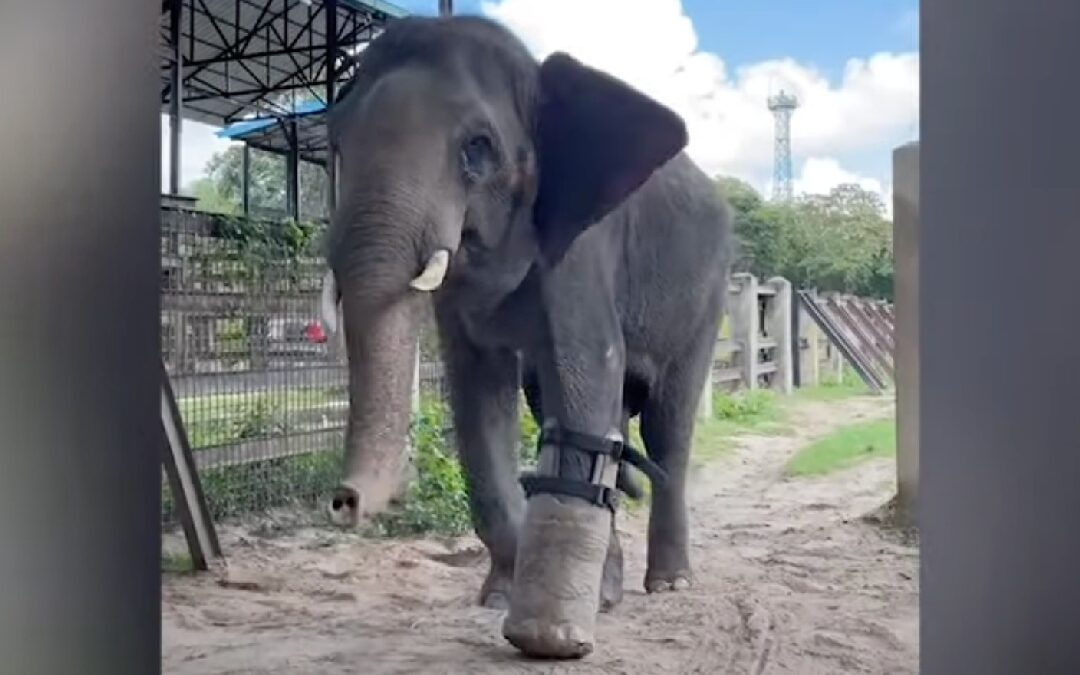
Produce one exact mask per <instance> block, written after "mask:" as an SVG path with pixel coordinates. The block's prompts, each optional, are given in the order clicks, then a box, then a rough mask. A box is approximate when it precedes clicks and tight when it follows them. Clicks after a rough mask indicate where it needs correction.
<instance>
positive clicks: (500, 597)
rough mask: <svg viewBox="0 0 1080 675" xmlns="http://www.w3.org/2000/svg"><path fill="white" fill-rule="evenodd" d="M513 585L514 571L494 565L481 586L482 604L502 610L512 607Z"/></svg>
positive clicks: (488, 607) (482, 605)
mask: <svg viewBox="0 0 1080 675" xmlns="http://www.w3.org/2000/svg"><path fill="white" fill-rule="evenodd" d="M513 585H514V576H513V574H512V573H510V572H504V571H501V570H500V569H498V568H496V567H495V566H492V567H491V569H490V570H488V575H487V578H486V579H484V584H483V586H481V587H480V606H481V607H485V608H487V609H495V610H500V611H504V610H508V609H510V589H511V587H512V586H513Z"/></svg>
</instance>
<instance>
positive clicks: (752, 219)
mask: <svg viewBox="0 0 1080 675" xmlns="http://www.w3.org/2000/svg"><path fill="white" fill-rule="evenodd" d="M716 182H717V189H718V190H720V191H721V193H722V194H724V195H725V197H727V199H728V201H729V203H730V204H731V206H732V210H733V212H734V213H733V215H734V226H735V234H736V238H737V241H738V247H739V257H738V260H737V262H736V265H735V268H736V269H737V270H738V271H744V272H750V273H752V274H754V275H755V276H757V277H759V278H761V279H766V278H768V277H771V276H782V277H785V278H787V279H788V280H789V281H791V283H792V284H793V285H795V286H796V287H797V288H816V289H818V290H819V291H839V292H846V293H853V294H856V295H861V296H867V297H877V298H886V299H891V297H892V283H893V260H892V225H891V223H890V222H889V221H888V220H887V219H886V218H885V206H884V204H883V203H882V202H881V199H880V198H879V197H878V195H877V194H875V193H873V192H869V191H867V190H864V189H862V188H861V187H859V186H857V185H839V186H837V187H835V188H833V190H832V191H830V192H829V194H827V195H802V196H800V197H799V198H797V199H796V200H794V201H793V202H792V203H789V204H775V203H770V202H766V201H764V200H763V199H762V198H761V196H760V195H758V194H757V192H755V191H754V189H753V187H751V186H750V185H748V184H746V183H745V182H743V181H740V180H738V179H735V178H730V177H720V178H718V179H717V180H716Z"/></svg>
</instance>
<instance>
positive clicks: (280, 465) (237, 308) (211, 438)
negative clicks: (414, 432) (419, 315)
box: [161, 208, 444, 525]
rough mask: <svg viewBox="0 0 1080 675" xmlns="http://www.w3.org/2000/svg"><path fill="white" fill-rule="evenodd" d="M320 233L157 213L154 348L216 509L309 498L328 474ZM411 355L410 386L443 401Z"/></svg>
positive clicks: (336, 380) (334, 463)
mask: <svg viewBox="0 0 1080 675" xmlns="http://www.w3.org/2000/svg"><path fill="white" fill-rule="evenodd" d="M321 234H322V227H321V225H319V224H318V223H315V224H302V223H293V222H281V221H257V220H251V219H241V218H235V217H231V216H222V215H217V214H206V213H199V212H192V211H185V210H182V209H169V208H166V209H163V210H162V251H161V255H162V289H161V290H162V296H161V299H162V313H161V330H162V357H163V359H164V361H165V365H166V369H167V371H168V373H169V376H170V379H171V382H172V385H173V389H174V391H175V394H176V397H177V402H178V405H179V408H180V413H181V416H182V418H183V422H184V425H185V428H186V430H187V434H188V438H189V440H190V442H191V445H192V448H193V451H194V455H195V461H196V465H197V466H198V468H199V473H200V477H201V479H202V482H203V486H204V489H205V491H206V496H207V501H208V503H209V508H210V511H211V515H212V517H214V518H215V519H221V518H229V517H235V516H240V515H243V514H246V513H251V512H257V511H261V510H265V509H267V508H270V507H275V506H291V505H301V506H314V505H315V504H316V502H317V500H318V499H319V497H320V496H322V495H324V494H325V493H326V491H327V490H328V489H330V488H332V487H333V484H334V481H336V480H337V478H338V469H339V465H340V462H341V455H342V448H343V441H344V432H345V422H346V415H347V411H348V389H347V385H348V374H347V371H346V365H345V358H344V353H343V352H342V350H341V348H340V346H339V343H338V341H335V340H330V339H327V336H326V335H325V334H324V333H323V328H322V324H321V322H320V321H319V316H318V309H319V294H320V290H321V288H320V284H321V279H322V275H323V272H324V270H325V266H324V264H323V262H322V261H321V259H320V257H319V255H318V249H317V246H318V242H319V238H320V236H321ZM429 323H430V322H429ZM424 342H425V343H426V344H430V343H431V340H430V339H425V341H424ZM423 352H424V357H425V358H424V360H425V362H424V363H423V364H422V365H421V376H422V390H423V392H424V393H425V395H427V396H434V397H437V398H441V397H443V396H444V391H443V390H444V387H443V386H442V384H441V379H442V369H441V366H440V365H439V364H438V362H437V361H434V359H433V350H432V349H431V348H428V349H425V350H423ZM162 489H163V495H162V496H163V500H162V502H163V503H162V521H163V524H166V525H171V524H174V523H175V517H176V514H175V512H174V507H173V502H172V498H171V495H170V494H169V490H168V486H167V483H166V482H165V481H164V480H163V484H162Z"/></svg>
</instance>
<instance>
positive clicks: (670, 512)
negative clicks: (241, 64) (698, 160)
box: [322, 15, 734, 659]
mask: <svg viewBox="0 0 1080 675" xmlns="http://www.w3.org/2000/svg"><path fill="white" fill-rule="evenodd" d="M328 138H329V144H330V147H331V149H332V152H333V155H334V156H336V158H337V159H336V164H335V166H336V174H337V180H338V185H339V190H338V199H337V205H336V208H335V210H334V212H333V214H332V215H331V218H330V225H329V227H328V230H327V237H326V243H325V246H326V250H325V258H326V263H327V270H328V271H327V273H326V278H325V282H324V287H323V296H322V298H323V300H322V302H323V312H324V313H325V319H324V320H325V321H326V322H327V324H328V325H329V326H330V327H331V328H332V329H333V330H335V331H336V330H339V329H340V330H341V332H342V334H343V343H344V347H345V355H346V359H347V362H348V377H349V412H348V418H347V425H346V431H345V436H346V440H345V466H344V469H343V474H344V475H343V478H342V480H341V482H340V484H339V486H338V487H337V488H336V489H335V490H334V491H333V494H332V495H330V498H329V503H328V505H327V510H328V512H329V514H330V517H331V518H332V519H333V520H334V522H336V523H339V524H341V525H346V526H348V525H353V524H356V523H358V522H360V521H362V520H363V519H364V518H368V517H370V516H372V515H374V514H377V513H378V512H380V511H382V510H384V509H385V508H387V506H388V504H390V503H391V502H392V501H393V500H394V499H395V498H396V497H397V496H399V494H400V489H401V486H402V485H403V483H404V482H405V478H404V477H405V476H406V475H407V473H408V471H409V461H408V453H407V451H406V448H407V439H408V425H409V417H410V394H411V388H412V385H413V378H414V369H413V364H414V361H413V358H414V351H413V350H414V349H415V348H416V344H417V340H418V322H419V318H418V316H419V314H418V312H419V308H420V303H425V302H429V303H431V304H430V307H431V308H432V309H433V311H434V316H435V319H436V324H437V329H438V336H439V344H440V345H441V351H442V357H443V359H444V363H445V367H446V373H447V378H448V383H449V394H450V408H451V411H452V415H453V424H454V429H455V438H456V443H457V452H458V456H459V458H460V460H461V462H462V465H463V468H464V471H465V474H466V477H467V484H468V489H469V505H470V509H471V514H472V520H473V525H474V528H475V531H476V533H477V535H478V537H479V538H480V540H481V541H482V542H483V544H484V546H485V547H486V548H487V551H488V553H489V554H490V566H489V569H488V573H487V577H486V579H485V580H484V582H483V584H482V587H481V589H480V593H479V599H478V601H479V603H481V604H483V605H484V606H487V607H491V608H496V609H500V610H504V611H506V615H505V617H504V618H503V623H502V632H503V636H504V637H505V639H507V640H508V641H509V642H510V643H511V644H512V645H513V646H514V647H515V648H516V649H518V650H519V651H520V652H522V653H524V654H525V655H528V656H534V657H547V658H557V659H574V658H581V657H584V656H586V655H587V654H589V653H591V652H592V651H593V649H594V648H595V642H596V640H595V634H594V633H595V622H596V620H597V615H598V614H599V613H601V612H602V611H611V609H612V608H614V607H615V606H616V605H617V604H618V603H619V602H620V600H621V598H622V592H623V583H622V581H623V580H622V574H623V569H622V565H623V563H622V552H621V549H620V546H619V541H618V537H617V536H616V530H615V516H616V513H617V509H618V491H619V490H620V489H621V490H622V491H624V492H631V493H632V492H634V491H635V490H638V489H640V488H639V486H638V485H637V484H636V480H637V478H636V477H635V476H640V475H641V474H642V473H643V474H645V476H646V477H648V478H649V479H650V480H652V481H653V482H652V494H651V500H650V506H649V509H650V511H649V525H648V540H647V572H646V574H645V580H644V585H645V588H646V590H647V591H648V592H650V593H652V592H660V591H679V590H683V589H687V588H689V587H691V585H692V581H693V579H692V571H691V565H690V559H689V542H688V538H689V527H688V509H687V504H686V474H687V467H688V462H689V455H690V444H691V437H692V435H693V430H694V425H695V419H696V408H697V404H698V401H699V397H700V396H701V393H702V389H703V387H704V386H705V383H706V382H707V379H706V378H707V371H708V369H709V368H710V366H711V359H712V353H713V347H714V345H715V342H716V339H717V334H718V330H719V323H720V320H721V316H722V312H723V310H724V299H725V296H726V293H727V288H728V278H729V272H730V267H731V259H732V256H733V249H734V244H733V242H732V232H731V228H732V225H731V223H732V216H731V209H730V206H729V205H728V203H727V201H726V199H725V198H724V197H723V196H722V195H721V194H720V193H719V192H718V190H717V188H716V186H715V184H714V183H713V181H712V180H711V179H710V178H709V177H708V176H707V175H706V174H705V173H704V172H703V171H702V170H701V168H699V167H698V166H697V165H696V164H695V163H694V162H693V160H691V159H690V158H689V156H688V154H687V152H686V146H687V145H688V142H689V134H688V130H687V127H686V124H685V122H684V120H683V119H682V118H681V117H680V116H679V115H677V114H676V113H675V112H673V111H672V110H671V109H669V108H668V107H666V106H664V105H662V104H661V103H659V102H658V101H656V100H654V99H652V98H650V97H649V96H647V95H645V94H644V93H642V92H640V91H638V90H636V89H634V88H633V87H631V86H630V85H628V84H627V83H625V82H624V81H622V80H619V79H618V78H615V77H613V76H611V75H609V74H607V73H605V72H603V71H601V70H598V69H595V68H593V67H591V66H588V65H586V64H584V63H583V62H581V61H579V60H577V59H576V58H574V57H572V56H570V55H569V54H567V53H564V52H555V53H552V54H550V55H549V56H547V57H546V58H543V59H542V60H541V59H538V58H537V57H535V56H533V55H532V53H531V52H530V51H529V50H528V49H527V48H526V46H525V45H524V42H523V41H521V40H520V39H519V38H518V37H517V36H516V35H515V34H514V33H513V32H511V31H510V30H509V29H508V28H506V27H504V26H503V25H501V24H499V23H497V22H495V21H493V20H490V19H487V18H484V17H479V16H462V15H458V16H453V17H406V18H402V19H397V20H395V21H393V22H391V23H390V24H389V25H388V26H387V27H386V28H385V29H384V31H383V32H382V33H381V34H380V35H379V36H378V37H377V38H375V39H374V40H373V41H372V42H371V43H370V44H369V45H368V47H367V48H366V49H365V50H364V51H363V52H361V53H360V54H359V55H358V57H357V60H356V68H355V71H354V73H353V75H352V77H351V78H350V80H349V81H348V83H347V84H346V85H345V86H343V88H342V89H341V91H340V93H339V95H338V96H337V97H336V99H335V101H334V103H333V106H332V108H331V111H330V113H329V115H328ZM522 391H524V394H525V397H526V399H527V401H528V405H529V406H530V408H531V410H532V412H533V414H534V415H535V416H536V419H537V420H538V421H539V422H541V436H540V441H539V443H538V445H539V457H538V462H537V467H536V471H535V472H533V473H531V474H528V475H524V476H522V475H519V471H520V467H519V464H518V447H517V446H518V443H519V431H518V430H519V427H518V424H519V419H518V415H519V409H520V407H519V401H520V398H519V396H520V395H521V393H522ZM634 418H638V419H639V420H640V424H641V435H642V439H643V441H644V444H645V446H646V447H645V448H644V451H642V450H640V449H637V448H633V447H631V446H630V445H629V444H628V443H627V438H628V434H627V430H628V424H629V421H630V420H631V419H634ZM628 464H629V465H633V466H634V467H636V469H637V470H636V471H634V472H633V473H631V472H630V470H629V469H628V468H627V466H628Z"/></svg>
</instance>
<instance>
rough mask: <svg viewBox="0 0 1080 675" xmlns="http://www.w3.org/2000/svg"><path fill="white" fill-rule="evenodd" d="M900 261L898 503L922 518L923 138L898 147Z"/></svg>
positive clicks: (897, 291) (896, 228) (896, 218)
mask: <svg viewBox="0 0 1080 675" xmlns="http://www.w3.org/2000/svg"><path fill="white" fill-rule="evenodd" d="M893 186H894V187H893V213H894V217H893V242H894V243H893V246H894V252H893V255H894V257H895V265H896V280H895V296H896V297H895V301H894V302H895V304H894V308H895V309H894V318H895V322H894V328H893V334H894V338H893V369H894V371H895V375H894V380H895V382H896V482H897V495H896V496H897V499H896V501H897V506H898V507H899V511H900V513H901V514H902V515H903V516H904V517H905V518H906V519H907V521H908V522H909V523H911V524H916V517H915V516H916V508H915V503H916V499H917V497H918V492H919V274H920V272H919V229H920V228H919V144H918V142H915V143H909V144H907V145H903V146H900V147H898V148H896V149H895V150H894V151H893Z"/></svg>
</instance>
